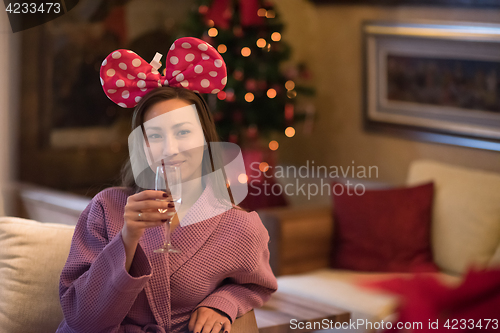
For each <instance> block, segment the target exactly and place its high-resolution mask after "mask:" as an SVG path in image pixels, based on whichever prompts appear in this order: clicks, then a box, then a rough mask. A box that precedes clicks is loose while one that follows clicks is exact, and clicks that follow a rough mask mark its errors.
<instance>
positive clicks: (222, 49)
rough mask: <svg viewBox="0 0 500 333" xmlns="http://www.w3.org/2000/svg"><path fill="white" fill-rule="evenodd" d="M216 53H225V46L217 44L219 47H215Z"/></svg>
mask: <svg viewBox="0 0 500 333" xmlns="http://www.w3.org/2000/svg"><path fill="white" fill-rule="evenodd" d="M217 51H219V53H226V51H227V46H226V45H224V44H219V46H217Z"/></svg>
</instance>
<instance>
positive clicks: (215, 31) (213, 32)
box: [208, 28, 219, 37]
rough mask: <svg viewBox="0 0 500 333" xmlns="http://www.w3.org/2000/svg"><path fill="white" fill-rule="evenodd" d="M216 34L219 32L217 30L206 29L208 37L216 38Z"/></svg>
mask: <svg viewBox="0 0 500 333" xmlns="http://www.w3.org/2000/svg"><path fill="white" fill-rule="evenodd" d="M218 33H219V32H218V31H217V28H210V29H208V35H209V36H210V37H215V36H217V34H218Z"/></svg>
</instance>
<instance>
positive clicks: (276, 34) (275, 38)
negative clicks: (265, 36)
mask: <svg viewBox="0 0 500 333" xmlns="http://www.w3.org/2000/svg"><path fill="white" fill-rule="evenodd" d="M271 39H272V40H273V42H279V41H280V40H281V34H280V33H279V32H273V34H272V35H271Z"/></svg>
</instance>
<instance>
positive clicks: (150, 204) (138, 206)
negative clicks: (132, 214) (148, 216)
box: [126, 200, 175, 211]
mask: <svg viewBox="0 0 500 333" xmlns="http://www.w3.org/2000/svg"><path fill="white" fill-rule="evenodd" d="M126 208H127V209H129V210H131V211H145V210H151V211H155V210H158V209H169V210H171V211H173V210H174V209H175V205H174V203H173V202H168V201H166V200H144V201H137V202H131V203H129V204H127V206H126Z"/></svg>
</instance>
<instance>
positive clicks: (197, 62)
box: [100, 37, 227, 108]
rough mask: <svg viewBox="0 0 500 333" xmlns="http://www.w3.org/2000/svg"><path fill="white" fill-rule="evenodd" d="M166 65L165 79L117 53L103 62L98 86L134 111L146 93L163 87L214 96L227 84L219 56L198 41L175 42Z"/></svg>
mask: <svg viewBox="0 0 500 333" xmlns="http://www.w3.org/2000/svg"><path fill="white" fill-rule="evenodd" d="M165 65H166V69H165V76H162V75H161V74H160V73H159V72H158V71H156V70H154V68H153V67H152V66H151V65H150V64H149V63H148V62H147V61H145V60H144V59H142V58H141V57H140V56H138V55H137V54H136V53H135V52H132V51H129V50H123V49H120V50H116V51H114V52H112V53H111V54H109V55H108V56H107V57H106V59H104V61H103V62H102V66H101V72H100V79H101V85H102V86H103V90H104V92H105V94H106V95H107V96H108V98H109V99H111V100H112V101H113V102H115V103H116V104H118V105H120V106H121V107H124V108H133V107H135V106H136V105H137V103H138V102H139V101H140V99H141V98H142V97H143V96H144V95H145V94H146V93H148V92H149V91H150V90H152V89H155V88H157V87H159V86H162V85H163V86H172V87H184V88H187V89H189V90H192V91H196V92H199V93H212V94H214V93H218V92H219V91H221V90H222V89H224V86H225V85H226V83H227V71H226V64H225V63H224V60H223V58H222V56H221V55H220V54H219V53H218V52H217V50H216V49H215V48H213V47H212V46H211V45H209V44H207V43H206V42H204V41H202V40H200V39H198V38H193V37H183V38H179V39H177V40H176V41H175V42H174V43H173V44H172V46H171V47H170V50H169V52H168V54H167V56H166V59H165ZM221 78H223V79H221Z"/></svg>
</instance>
